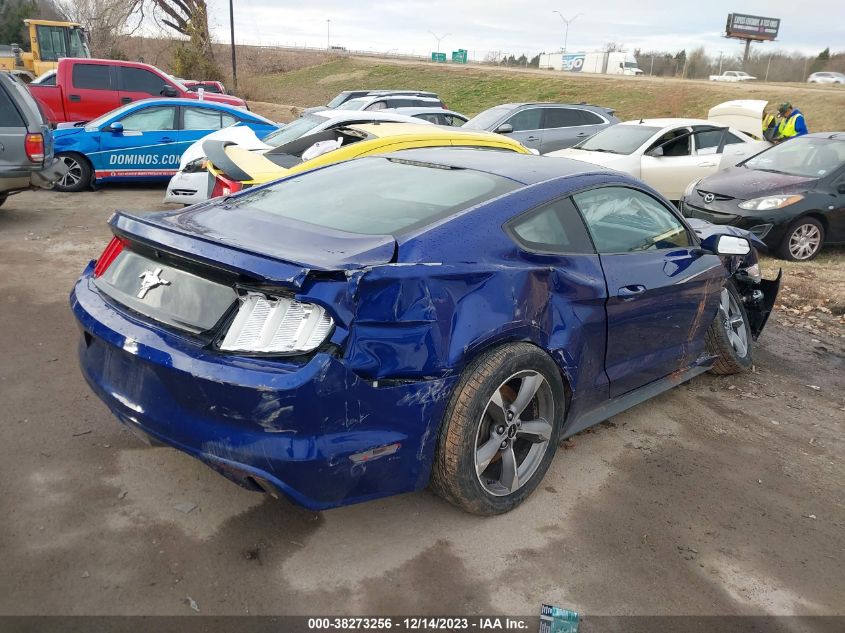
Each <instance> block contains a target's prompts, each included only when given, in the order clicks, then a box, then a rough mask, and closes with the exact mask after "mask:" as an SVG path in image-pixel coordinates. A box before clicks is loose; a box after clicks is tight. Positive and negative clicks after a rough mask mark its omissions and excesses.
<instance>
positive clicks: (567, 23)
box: [552, 11, 584, 53]
mask: <svg viewBox="0 0 845 633" xmlns="http://www.w3.org/2000/svg"><path fill="white" fill-rule="evenodd" d="M552 13H557V14H558V15H559V16H560V19H561V20H563V23H564V24H565V25H566V29H565V30H564V36H563V52H564V53H565V52H566V44H567V42H568V41H569V25H570V23H572V22H574V21H575V20H577V19H578V18H579V17H581V16H582V15H584V14H583V13H576V14H575V15H574V16H573V17H571V18H569V19H566V18H565V17H563V13H561V12H560V11H552Z"/></svg>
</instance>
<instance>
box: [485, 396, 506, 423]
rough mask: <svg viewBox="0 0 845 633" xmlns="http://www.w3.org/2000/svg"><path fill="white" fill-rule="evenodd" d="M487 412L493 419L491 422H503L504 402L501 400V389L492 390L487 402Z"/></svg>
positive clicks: (504, 418)
mask: <svg viewBox="0 0 845 633" xmlns="http://www.w3.org/2000/svg"><path fill="white" fill-rule="evenodd" d="M487 414H488V415H489V416H490V418H491V419H492V420H493V424H496V425H499V424H505V421H506V415H505V403H504V401H503V400H502V391H501V389H496V391H494V392H493V396H492V397H491V398H490V402H488V403H487Z"/></svg>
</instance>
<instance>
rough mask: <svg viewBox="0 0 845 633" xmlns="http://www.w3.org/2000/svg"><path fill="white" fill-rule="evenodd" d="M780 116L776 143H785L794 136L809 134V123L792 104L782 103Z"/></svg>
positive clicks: (779, 111)
mask: <svg viewBox="0 0 845 633" xmlns="http://www.w3.org/2000/svg"><path fill="white" fill-rule="evenodd" d="M778 114H779V115H780V117H781V119H780V124H779V125H778V133H777V138H776V139H775V141H776V142H781V141H785V140H787V139H790V138H792V137H794V136H803V135H804V134H806V133H807V122H806V121H805V120H804V115H803V114H801V111H800V110H798V108H793V107H792V104H791V103H789V102H787V103H781V104H780V106H778Z"/></svg>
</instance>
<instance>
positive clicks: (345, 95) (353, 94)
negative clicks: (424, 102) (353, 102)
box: [304, 89, 445, 114]
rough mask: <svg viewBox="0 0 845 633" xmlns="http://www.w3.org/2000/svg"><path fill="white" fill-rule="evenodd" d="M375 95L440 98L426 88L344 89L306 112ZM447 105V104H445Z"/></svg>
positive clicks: (306, 109) (318, 110) (329, 108)
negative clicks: (326, 101)
mask: <svg viewBox="0 0 845 633" xmlns="http://www.w3.org/2000/svg"><path fill="white" fill-rule="evenodd" d="M374 95H414V96H417V97H430V98H432V99H439V98H440V96H439V95H438V94H437V93H436V92H428V91H425V90H385V89H381V90H344V91H343V92H341V93H340V94H338V95H337V96H336V97H335V98H334V99H332V100H331V101H329V102H328V103H327V104H326V105H324V106H315V107H313V108H305V110H304V112H305V113H306V114H307V113H309V112H320V111H321V110H331V109H333V108H337V107H338V106H340V105H342V104H344V103H346V102H347V101H349V100H350V99H357V98H358V97H367V96H374ZM444 107H445V106H444Z"/></svg>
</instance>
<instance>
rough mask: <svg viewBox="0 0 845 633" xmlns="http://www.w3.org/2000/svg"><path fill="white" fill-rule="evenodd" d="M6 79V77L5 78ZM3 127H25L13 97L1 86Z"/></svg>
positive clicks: (0, 123)
mask: <svg viewBox="0 0 845 633" xmlns="http://www.w3.org/2000/svg"><path fill="white" fill-rule="evenodd" d="M4 81H5V78H4ZM2 127H25V126H24V122H23V117H22V116H21V113H20V112H18V109H17V108H16V107H15V104H14V103H13V102H12V98H11V97H10V96H9V95H8V94H6V90H5V89H3V88H0V128H2Z"/></svg>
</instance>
